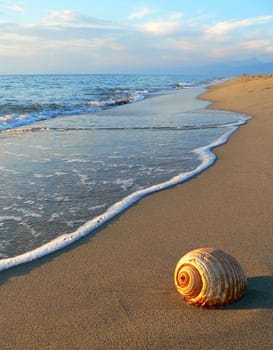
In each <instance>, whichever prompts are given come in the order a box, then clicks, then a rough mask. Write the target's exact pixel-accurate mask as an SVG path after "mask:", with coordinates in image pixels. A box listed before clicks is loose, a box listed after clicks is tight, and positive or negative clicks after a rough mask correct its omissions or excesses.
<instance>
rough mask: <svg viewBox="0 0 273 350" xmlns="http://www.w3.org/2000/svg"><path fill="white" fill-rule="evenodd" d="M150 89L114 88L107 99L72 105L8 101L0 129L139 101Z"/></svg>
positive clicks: (0, 111)
mask: <svg viewBox="0 0 273 350" xmlns="http://www.w3.org/2000/svg"><path fill="white" fill-rule="evenodd" d="M147 94H148V90H123V91H122V90H114V91H113V94H112V95H111V96H109V97H108V98H107V99H102V100H99V99H94V100H92V101H87V102H83V103H77V104H72V105H68V104H67V105H66V104H60V103H45V104H39V103H28V104H24V105H20V104H12V103H6V104H2V105H1V110H0V113H2V116H0V131H1V130H9V129H14V128H18V127H21V126H25V125H29V124H33V123H35V122H39V121H42V120H47V119H52V118H56V117H59V116H67V115H79V114H85V113H92V112H96V111H98V110H102V109H107V108H111V107H114V106H119V105H124V104H128V103H133V102H138V101H141V100H143V99H144V98H145V96H146V95H147Z"/></svg>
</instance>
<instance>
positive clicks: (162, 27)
mask: <svg viewBox="0 0 273 350" xmlns="http://www.w3.org/2000/svg"><path fill="white" fill-rule="evenodd" d="M139 28H140V29H141V30H142V31H144V32H147V33H149V34H152V35H159V36H166V35H171V34H174V33H176V32H178V31H179V30H180V29H181V25H180V24H179V23H177V22H176V21H154V22H146V23H143V24H141V25H140V26H139Z"/></svg>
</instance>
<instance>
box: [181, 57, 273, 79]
mask: <svg viewBox="0 0 273 350" xmlns="http://www.w3.org/2000/svg"><path fill="white" fill-rule="evenodd" d="M184 72H185V73H188V74H189V73H190V74H216V75H223V76H234V75H241V74H244V73H246V74H273V62H260V61H258V60H257V59H251V60H246V61H232V62H222V63H215V64H209V65H204V66H199V67H198V66H196V67H187V68H181V73H184Z"/></svg>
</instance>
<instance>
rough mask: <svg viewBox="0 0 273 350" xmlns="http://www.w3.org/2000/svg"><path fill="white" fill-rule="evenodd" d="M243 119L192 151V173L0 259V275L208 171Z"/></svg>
mask: <svg viewBox="0 0 273 350" xmlns="http://www.w3.org/2000/svg"><path fill="white" fill-rule="evenodd" d="M247 119H249V118H247V117H242V118H241V119H240V120H239V122H238V123H234V124H233V125H231V126H230V130H229V131H228V132H226V133H225V134H224V135H222V136H221V137H219V138H218V139H217V140H215V141H214V142H213V143H211V144H209V145H207V146H204V147H200V148H197V149H195V150H193V152H194V153H196V154H198V156H199V158H200V159H201V163H200V165H199V166H198V167H197V168H195V169H194V170H191V171H188V172H185V173H181V174H179V175H177V176H174V177H173V178H171V179H170V180H168V181H166V182H162V183H160V184H157V185H153V186H150V187H148V188H145V189H141V190H139V191H136V192H134V193H132V194H130V195H129V196H127V197H125V198H123V199H122V200H121V201H119V202H116V203H115V204H113V205H112V206H111V207H109V208H108V209H107V210H106V211H105V212H104V213H103V214H101V215H98V216H96V217H95V218H93V219H92V220H90V221H87V222H86V223H85V224H83V225H82V226H80V227H79V228H78V229H77V230H76V231H74V232H72V233H69V234H64V235H62V236H59V237H57V238H55V239H54V240H52V241H50V242H48V243H46V244H44V245H42V246H40V247H38V248H36V249H34V250H32V251H30V252H27V253H24V254H21V255H18V256H15V257H12V258H7V259H1V260H0V271H3V270H6V269H9V268H11V267H14V266H17V265H21V264H24V263H28V262H30V261H33V260H36V259H38V258H41V257H43V256H45V255H48V254H51V253H53V252H56V251H58V250H60V249H63V248H65V247H67V246H69V245H71V244H73V243H74V242H76V241H78V240H79V239H80V238H82V237H84V236H86V235H88V234H90V233H91V232H93V231H94V230H96V229H98V228H99V227H101V226H102V225H104V224H105V223H106V222H108V221H109V220H111V219H112V218H114V217H115V216H117V215H119V214H120V213H121V212H123V211H124V210H125V209H127V208H128V207H130V206H132V205H133V204H134V203H136V202H137V201H139V200H140V199H141V198H142V197H144V196H146V195H148V194H151V193H153V192H158V191H161V190H163V189H166V188H169V187H172V186H174V185H177V184H180V183H182V182H185V181H187V180H189V179H190V178H192V177H193V176H195V175H197V174H199V173H200V172H202V171H204V170H205V169H207V168H208V167H210V166H211V165H212V164H214V162H215V160H216V155H215V154H214V153H213V152H212V151H211V150H212V149H213V148H215V147H217V146H220V145H222V144H224V143H226V142H227V140H228V139H229V137H230V136H231V135H232V134H233V133H234V132H235V131H236V130H237V129H238V127H239V126H240V125H242V124H245V123H246V121H247Z"/></svg>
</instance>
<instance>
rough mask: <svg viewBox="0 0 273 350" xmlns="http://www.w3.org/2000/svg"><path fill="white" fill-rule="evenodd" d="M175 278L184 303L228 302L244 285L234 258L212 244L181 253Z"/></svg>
mask: <svg viewBox="0 0 273 350" xmlns="http://www.w3.org/2000/svg"><path fill="white" fill-rule="evenodd" d="M174 282H175V286H176V289H177V290H178V292H179V293H180V294H182V295H183V297H184V299H185V300H186V301H187V303H189V304H192V305H197V306H205V307H209V306H222V305H226V304H231V303H233V302H235V301H236V300H238V299H239V298H241V297H242V296H243V295H244V293H245V291H246V287H247V278H246V276H245V273H244V271H243V269H242V268H241V266H240V265H239V263H238V262H237V260H236V259H235V258H234V257H233V256H231V255H229V254H227V253H225V252H224V251H222V250H220V249H214V248H199V249H196V250H192V251H190V252H188V253H187V254H186V255H184V256H183V257H182V258H181V259H180V260H179V261H178V263H177V265H176V268H175V272H174Z"/></svg>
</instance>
